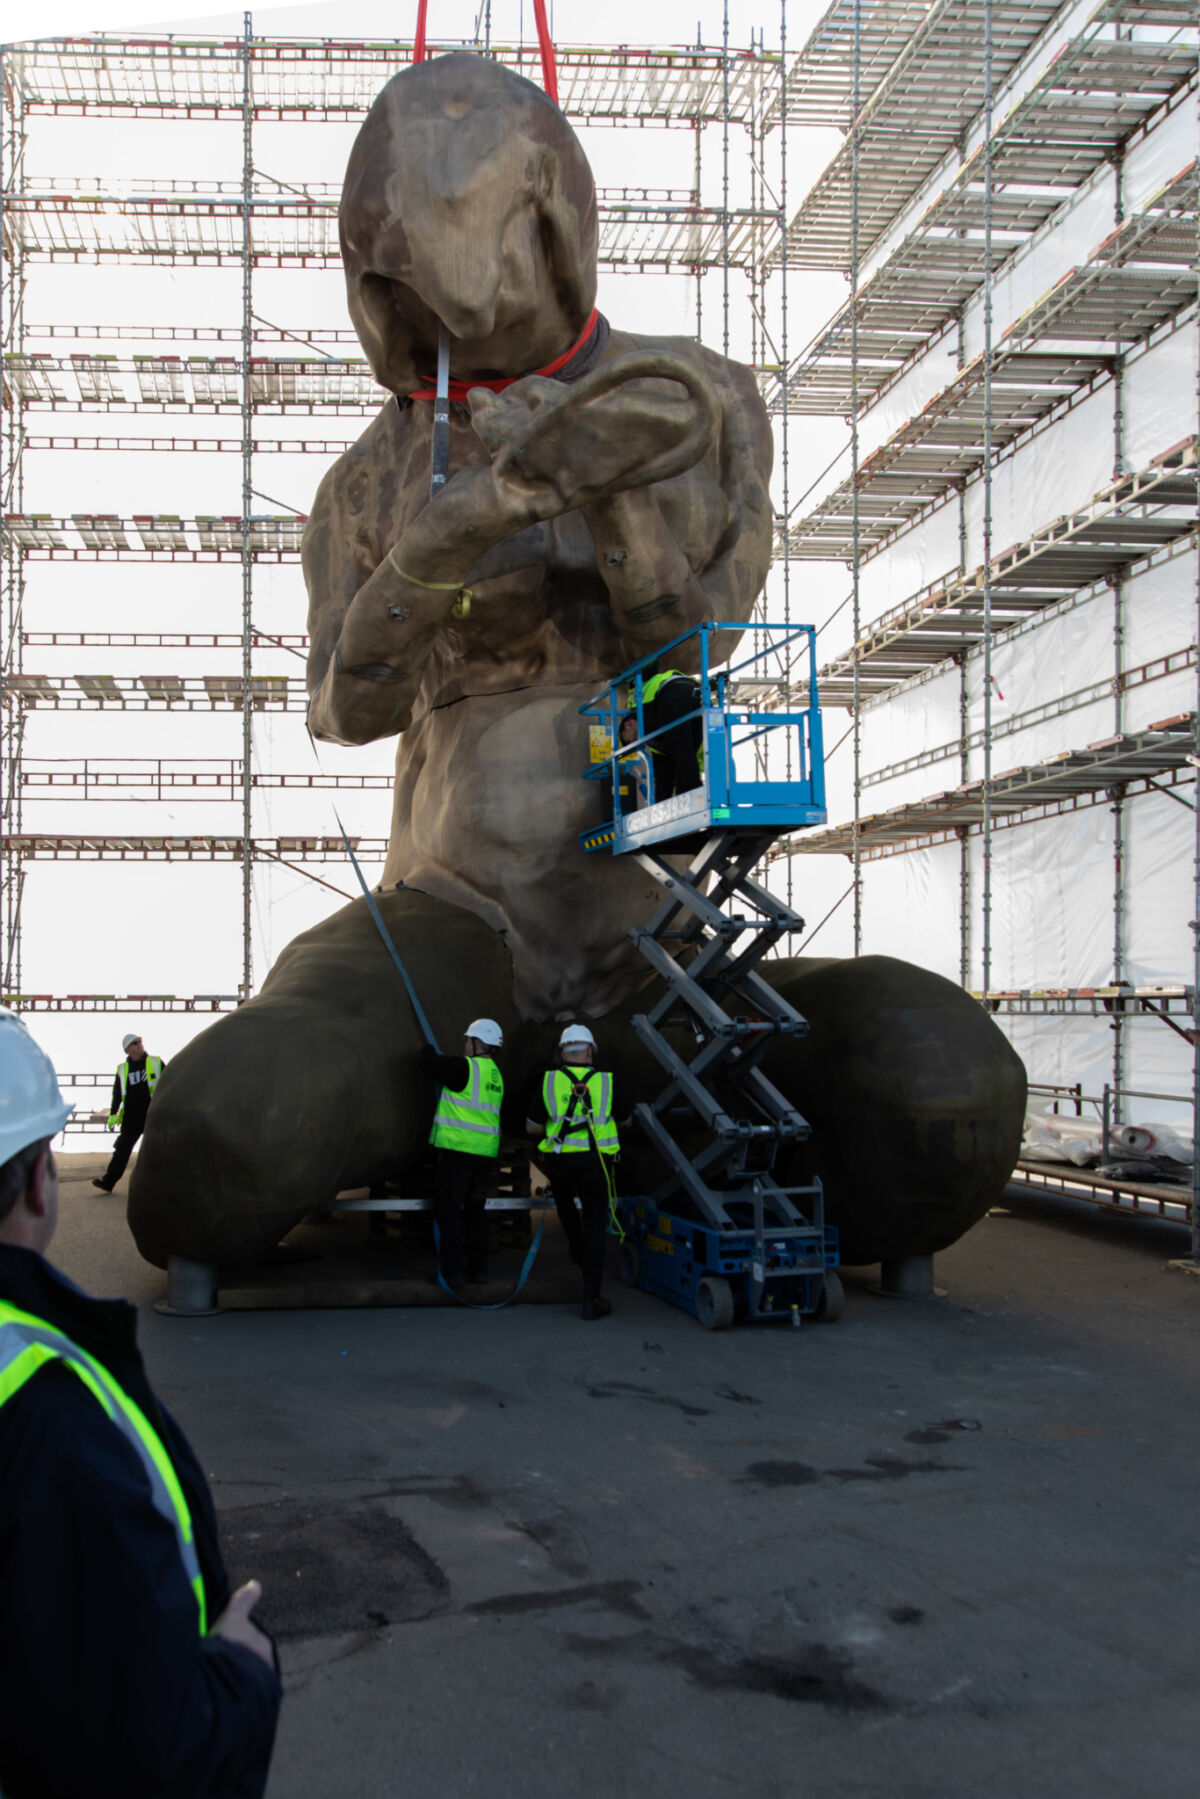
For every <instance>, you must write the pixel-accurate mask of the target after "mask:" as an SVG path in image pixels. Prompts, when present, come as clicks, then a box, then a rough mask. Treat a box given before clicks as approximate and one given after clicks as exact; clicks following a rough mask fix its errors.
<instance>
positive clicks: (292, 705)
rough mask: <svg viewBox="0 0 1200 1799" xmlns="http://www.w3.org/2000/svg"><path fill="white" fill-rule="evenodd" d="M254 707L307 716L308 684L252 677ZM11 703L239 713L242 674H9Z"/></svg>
mask: <svg viewBox="0 0 1200 1799" xmlns="http://www.w3.org/2000/svg"><path fill="white" fill-rule="evenodd" d="M249 692H250V707H251V710H252V711H254V712H303V711H304V709H305V703H306V699H307V694H306V691H305V685H304V681H303V679H302V678H301V677H300V676H292V675H251V676H250V679H249ZM4 693H5V696H6V698H7V699H8V700H9V701H10V702H13V701H15V702H16V703H17V704H19V705H21V706H23V707H26V708H28V709H29V710H31V711H32V710H36V709H37V708H39V707H50V708H52V709H53V710H54V711H58V712H87V711H91V710H92V709H93V707H97V706H101V707H118V708H120V709H121V710H123V711H126V712H147V711H157V710H158V709H159V708H160V707H161V708H162V709H163V710H165V711H168V712H169V711H184V712H221V711H227V710H228V711H234V712H240V711H241V709H242V677H241V675H164V676H159V677H157V678H154V677H150V676H144V675H140V676H135V675H32V674H25V673H20V674H8V675H6V676H5V678H4Z"/></svg>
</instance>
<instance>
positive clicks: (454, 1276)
mask: <svg viewBox="0 0 1200 1799" xmlns="http://www.w3.org/2000/svg"><path fill="white" fill-rule="evenodd" d="M498 1169H499V1161H498V1159H497V1158H496V1157H495V1156H469V1155H467V1154H466V1153H465V1151H463V1150H461V1149H439V1150H438V1160H437V1180H436V1182H435V1184H434V1191H433V1215H434V1217H435V1218H436V1220H437V1227H438V1234H439V1236H440V1237H441V1251H440V1254H439V1256H438V1265H439V1266H440V1268H441V1271H442V1277H443V1279H444V1280H447V1281H450V1282H451V1283H453V1282H454V1281H459V1280H462V1279H463V1277H464V1274H465V1276H466V1278H467V1279H468V1280H473V1281H485V1280H486V1279H487V1259H488V1224H487V1196H488V1189H489V1187H491V1186H493V1185H494V1183H495V1180H496V1174H497V1171H498Z"/></svg>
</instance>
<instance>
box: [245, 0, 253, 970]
mask: <svg viewBox="0 0 1200 1799" xmlns="http://www.w3.org/2000/svg"><path fill="white" fill-rule="evenodd" d="M253 29H254V26H253V15H252V14H250V13H249V12H247V13H245V14H244V15H243V18H242V994H243V997H244V998H245V999H249V998H250V994H251V981H252V978H253V972H254V970H253V962H254V956H253V901H254V855H253V850H252V848H251V827H252V823H253V818H252V794H253V765H254V724H253V717H252V713H251V708H250V695H251V689H252V677H253V661H254V624H253V617H252V613H253V583H254V560H253V557H252V556H251V553H250V532H251V515H252V513H253V511H254V394H253V389H252V385H251V383H252V379H253V362H252V358H253V353H254V296H253V267H254V256H253V248H254V246H253V242H252V238H251V231H252V219H253V203H254V135H253V133H254V125H253V120H254V111H253V87H252V49H253V43H252V35H253Z"/></svg>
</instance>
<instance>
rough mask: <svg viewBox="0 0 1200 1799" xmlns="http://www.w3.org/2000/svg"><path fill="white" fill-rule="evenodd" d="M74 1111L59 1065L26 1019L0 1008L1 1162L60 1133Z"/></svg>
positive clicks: (5, 1007) (5, 1008)
mask: <svg viewBox="0 0 1200 1799" xmlns="http://www.w3.org/2000/svg"><path fill="white" fill-rule="evenodd" d="M74 1110H75V1108H74V1106H68V1105H66V1104H65V1103H64V1101H63V1096H62V1094H61V1093H60V1092H59V1090H58V1076H57V1075H56V1074H55V1072H54V1064H53V1062H52V1061H51V1060H50V1058H49V1056H48V1055H47V1054H46V1052H45V1050H44V1049H42V1048H41V1047H40V1046H39V1045H38V1044H36V1043H35V1042H34V1040H33V1038H32V1037H31V1036H30V1035H29V1032H28V1030H27V1029H26V1027H25V1023H24V1020H23V1019H20V1018H18V1017H17V1015H16V1013H15V1012H10V1011H9V1010H8V1008H7V1006H0V1166H2V1165H3V1164H4V1163H5V1162H8V1161H10V1160H11V1159H12V1157H13V1156H15V1155H17V1154H18V1152H19V1151H21V1150H23V1149H28V1147H29V1145H30V1144H31V1143H39V1142H41V1140H42V1138H43V1137H57V1135H58V1133H59V1131H61V1130H62V1128H63V1125H64V1124H65V1123H66V1122H67V1119H68V1118H69V1117H70V1116H71V1113H72V1112H73V1111H74Z"/></svg>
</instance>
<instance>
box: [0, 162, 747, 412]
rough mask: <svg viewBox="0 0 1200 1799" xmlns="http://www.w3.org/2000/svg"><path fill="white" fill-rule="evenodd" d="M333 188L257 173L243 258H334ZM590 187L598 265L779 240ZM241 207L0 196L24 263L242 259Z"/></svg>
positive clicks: (677, 206)
mask: <svg viewBox="0 0 1200 1799" xmlns="http://www.w3.org/2000/svg"><path fill="white" fill-rule="evenodd" d="M340 197H341V190H340V188H337V187H334V186H332V185H331V184H329V183H321V182H311V183H309V184H307V185H306V186H303V187H301V186H295V187H283V186H282V185H281V184H280V183H278V182H272V181H269V180H267V179H266V178H265V177H262V176H260V177H259V178H258V179H257V181H256V184H255V188H254V192H253V196H252V198H251V201H250V260H251V263H252V265H253V266H254V267H255V268H289V267H308V268H340V267H341V262H342V259H341V249H340V246H339V242H338V228H337V208H338V201H339V199H340ZM596 197H597V209H598V213H599V218H600V245H599V250H598V261H599V266H600V267H601V268H603V269H610V270H618V269H642V270H659V271H661V272H664V273H668V272H671V271H673V270H674V271H685V272H686V271H693V270H697V269H705V268H715V267H718V266H723V264H724V262H725V260H726V258H727V259H728V262H729V265H730V266H731V267H735V268H751V267H756V266H758V265H759V264H761V263H762V262H763V261H765V260H766V259H767V258H768V257H769V256H770V255H771V253H772V251H773V250H774V249H776V248H777V246H778V241H779V217H778V214H777V213H776V212H772V211H766V210H761V209H756V208H747V207H739V208H732V209H730V210H729V211H728V212H725V211H723V210H722V209H721V208H719V207H713V206H704V205H701V204H700V203H699V202H698V201H697V200H696V198H695V197H694V195H693V194H692V192H691V191H690V190H689V189H685V188H678V189H676V188H650V187H646V188H633V187H620V188H600V189H598V190H597V196H596ZM242 212H243V199H242V189H241V184H240V183H238V182H232V181H209V182H199V181H166V180H148V181H143V182H136V183H135V182H115V181H114V182H110V183H108V184H107V185H106V186H105V188H104V189H103V191H100V192H97V191H96V190H95V188H94V186H93V185H92V184H89V183H86V182H84V181H82V180H79V179H76V178H71V179H52V180H49V181H47V182H46V184H45V185H44V186H38V187H33V186H26V187H24V188H22V189H20V190H18V191H14V192H10V193H6V194H5V196H4V219H5V229H6V232H7V234H8V237H9V239H10V241H11V243H12V245H13V248H14V251H15V252H16V253H17V254H19V255H20V256H21V257H22V258H23V260H24V261H25V262H26V263H42V262H48V263H64V262H65V263H83V264H99V263H113V264H123V263H129V262H134V263H137V262H142V263H146V262H149V263H170V264H179V263H185V264H192V265H197V266H198V265H204V264H211V265H214V266H217V267H233V266H238V267H240V266H241V262H242V254H243V248H242ZM93 361H94V363H96V364H97V365H101V364H102V362H103V359H102V358H94V359H93ZM111 397H114V398H115V397H116V396H115V395H113V396H111Z"/></svg>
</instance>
